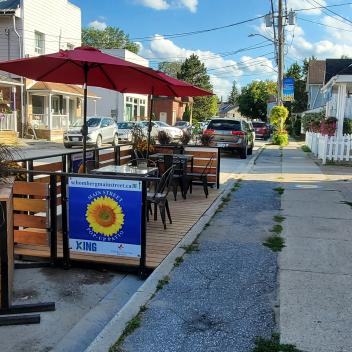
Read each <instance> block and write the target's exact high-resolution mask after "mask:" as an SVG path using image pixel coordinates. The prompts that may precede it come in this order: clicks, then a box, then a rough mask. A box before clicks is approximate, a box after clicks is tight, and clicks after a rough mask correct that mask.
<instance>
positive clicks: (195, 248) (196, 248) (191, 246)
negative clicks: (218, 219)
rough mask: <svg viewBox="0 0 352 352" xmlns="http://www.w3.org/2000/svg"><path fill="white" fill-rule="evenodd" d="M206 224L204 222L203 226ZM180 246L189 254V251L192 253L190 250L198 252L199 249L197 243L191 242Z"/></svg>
mask: <svg viewBox="0 0 352 352" xmlns="http://www.w3.org/2000/svg"><path fill="white" fill-rule="evenodd" d="M207 225H208V224H205V226H204V228H205V227H206V226H207ZM208 226H209V225H208ZM181 248H182V249H184V250H185V253H187V254H189V253H192V252H198V251H199V244H198V243H192V244H189V245H188V246H183V247H181Z"/></svg>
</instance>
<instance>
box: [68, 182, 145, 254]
mask: <svg viewBox="0 0 352 352" xmlns="http://www.w3.org/2000/svg"><path fill="white" fill-rule="evenodd" d="M68 197H69V202H68V209H69V211H68V215H69V238H70V249H71V251H75V252H85V253H93V254H105V255H114V256H124V257H137V258H140V256H141V235H142V182H141V181H134V180H112V179H104V178H83V177H82V178H81V177H70V178H69V183H68Z"/></svg>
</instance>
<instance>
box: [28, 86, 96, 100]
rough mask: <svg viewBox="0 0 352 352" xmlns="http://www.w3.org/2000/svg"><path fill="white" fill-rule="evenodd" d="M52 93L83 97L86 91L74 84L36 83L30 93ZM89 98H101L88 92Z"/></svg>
mask: <svg viewBox="0 0 352 352" xmlns="http://www.w3.org/2000/svg"><path fill="white" fill-rule="evenodd" d="M39 90H42V91H43V90H44V91H51V92H56V93H63V94H68V95H79V96H83V94H84V90H83V88H80V87H78V86H75V85H73V84H64V83H53V82H36V83H34V84H33V86H32V87H30V88H29V89H28V91H30V92H31V91H39ZM88 97H91V98H99V97H98V96H97V95H96V94H94V93H92V92H90V91H88Z"/></svg>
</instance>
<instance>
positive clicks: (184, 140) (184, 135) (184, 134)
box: [180, 131, 192, 145]
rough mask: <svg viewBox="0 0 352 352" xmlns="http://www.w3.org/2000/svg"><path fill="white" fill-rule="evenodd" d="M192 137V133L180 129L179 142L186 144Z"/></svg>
mask: <svg viewBox="0 0 352 352" xmlns="http://www.w3.org/2000/svg"><path fill="white" fill-rule="evenodd" d="M191 139H192V135H191V134H190V133H189V132H188V131H182V136H181V138H180V142H181V144H183V145H187V144H188V143H189V142H190V140H191Z"/></svg>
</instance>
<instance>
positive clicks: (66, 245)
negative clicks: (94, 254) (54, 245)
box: [61, 175, 70, 269]
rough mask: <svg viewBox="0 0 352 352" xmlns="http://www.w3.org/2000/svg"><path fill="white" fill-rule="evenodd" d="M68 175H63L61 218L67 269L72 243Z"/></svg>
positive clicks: (63, 250) (64, 260) (64, 258)
mask: <svg viewBox="0 0 352 352" xmlns="http://www.w3.org/2000/svg"><path fill="white" fill-rule="evenodd" d="M66 187H67V177H66V176H65V175H62V176H61V200H62V203H61V213H62V214H61V219H62V252H63V265H64V268H65V269H69V267H70V245H69V237H68V236H69V235H68V221H67V200H68V199H67V188H66Z"/></svg>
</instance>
